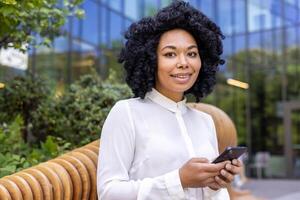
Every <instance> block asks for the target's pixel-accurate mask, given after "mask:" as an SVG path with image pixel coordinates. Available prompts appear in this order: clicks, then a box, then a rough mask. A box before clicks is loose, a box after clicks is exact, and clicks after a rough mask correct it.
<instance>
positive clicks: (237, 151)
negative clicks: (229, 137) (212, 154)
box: [212, 147, 247, 163]
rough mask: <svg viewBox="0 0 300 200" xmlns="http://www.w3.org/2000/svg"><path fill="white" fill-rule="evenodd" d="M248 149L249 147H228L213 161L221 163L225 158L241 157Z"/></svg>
mask: <svg viewBox="0 0 300 200" xmlns="http://www.w3.org/2000/svg"><path fill="white" fill-rule="evenodd" d="M246 151H247V147H227V148H226V149H225V151H224V152H223V153H221V154H220V155H219V156H218V157H217V158H216V159H215V160H214V161H212V163H219V162H223V161H225V160H233V159H237V158H239V157H240V156H241V155H242V154H244V153H245V152H246Z"/></svg>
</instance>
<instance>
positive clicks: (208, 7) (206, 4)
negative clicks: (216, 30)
mask: <svg viewBox="0 0 300 200" xmlns="http://www.w3.org/2000/svg"><path fill="white" fill-rule="evenodd" d="M200 10H201V11H202V12H203V13H204V14H205V15H206V16H208V17H209V18H211V19H214V13H213V1H211V0H201V1H200Z"/></svg>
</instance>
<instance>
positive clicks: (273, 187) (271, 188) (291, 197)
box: [241, 179, 300, 200]
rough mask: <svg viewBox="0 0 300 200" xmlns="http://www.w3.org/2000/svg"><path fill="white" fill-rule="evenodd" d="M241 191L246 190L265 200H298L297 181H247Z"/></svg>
mask: <svg viewBox="0 0 300 200" xmlns="http://www.w3.org/2000/svg"><path fill="white" fill-rule="evenodd" d="M241 189H248V190H250V191H251V192H252V194H254V195H255V196H257V197H260V198H262V199H265V200H300V180H299V179H298V180H283V179H249V181H248V182H246V183H245V184H244V185H243V186H242V187H241Z"/></svg>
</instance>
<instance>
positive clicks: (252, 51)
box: [2, 0, 300, 177]
mask: <svg viewBox="0 0 300 200" xmlns="http://www.w3.org/2000/svg"><path fill="white" fill-rule="evenodd" d="M170 2H171V0H85V1H84V3H83V4H82V8H83V9H84V10H85V13H86V15H85V18H84V19H81V20H79V19H77V18H69V20H68V23H67V24H66V25H65V26H64V27H63V29H64V30H65V31H66V33H67V34H66V35H65V36H62V37H59V38H57V39H55V41H54V42H53V47H52V48H51V49H48V48H39V49H33V50H32V51H31V52H30V59H29V60H30V61H29V70H31V71H33V72H36V73H38V74H41V75H45V76H47V78H49V79H50V80H52V83H53V87H54V88H55V89H56V90H57V91H58V92H60V90H63V88H64V87H65V85H67V84H69V83H71V82H73V81H74V80H77V79H78V78H79V77H80V76H81V75H83V74H88V73H91V72H93V71H96V72H97V73H99V75H100V76H101V77H103V78H104V79H105V78H107V77H108V76H109V75H110V73H111V71H112V70H116V71H118V70H121V67H120V65H119V64H118V63H117V55H118V52H119V50H120V47H121V46H122V43H123V42H124V40H123V33H124V31H125V30H126V28H127V27H128V26H129V25H130V24H131V23H132V22H134V21H136V20H138V19H140V18H141V17H143V16H150V15H153V14H154V13H155V12H156V11H157V10H158V9H159V8H162V7H164V6H166V5H168V4H169V3H170ZM188 2H190V4H192V5H193V6H195V7H196V8H198V9H200V10H201V11H202V12H204V13H205V14H206V15H207V16H208V17H210V18H211V19H212V20H213V21H215V22H216V23H217V24H218V25H219V26H220V27H221V29H222V30H223V33H224V35H225V36H226V39H225V40H224V54H223V57H224V59H225V60H226V64H225V65H223V66H220V73H219V76H218V83H217V86H216V88H215V90H214V92H213V94H212V95H210V96H209V97H208V98H207V99H206V101H207V102H209V103H212V104H214V105H216V106H218V107H220V108H222V109H223V110H225V111H226V112H227V113H228V114H229V115H230V117H231V118H232V119H233V121H234V123H235V124H236V126H237V130H238V134H239V143H240V144H243V145H247V146H248V148H249V153H250V156H251V155H255V154H256V153H257V152H265V151H268V152H270V153H271V155H274V156H273V157H274V159H273V162H274V163H276V162H277V163H278V164H279V165H280V166H279V167H278V170H277V172H278V171H280V170H283V171H288V170H290V169H292V170H293V175H297V176H299V177H300V174H299V173H300V112H299V110H300V106H298V102H299V101H300V79H299V78H300V0H264V1H260V0H190V1H188ZM2 72H5V71H2ZM230 78H231V79H236V80H239V81H242V82H246V83H248V84H249V86H250V87H249V88H248V89H246V90H243V89H240V88H237V87H233V86H231V85H228V84H227V80H228V79H230ZM291 102H294V103H295V104H296V106H292V108H291V109H290V110H289V111H290V112H286V110H287V105H288V103H291ZM293 105H294V104H293ZM286 121H287V122H286ZM285 122H286V124H287V125H286V126H285ZM287 132H288V137H287V136H286V135H287V134H286V133H287ZM288 154H291V156H290V157H289V158H288V162H289V166H290V168H289V167H286V166H283V164H280V163H281V161H282V160H284V159H286V155H288ZM276 156H277V157H276ZM253 158H254V157H253ZM276 159H277V160H276ZM253 160H254V159H253ZM274 170H275V172H274V174H275V175H278V176H280V175H279V172H278V173H277V172H276V169H274ZM249 173H251V172H249ZM276 173H277V174H276ZM291 173H292V172H291ZM286 175H287V174H284V176H286ZM291 175H292V174H288V176H291Z"/></svg>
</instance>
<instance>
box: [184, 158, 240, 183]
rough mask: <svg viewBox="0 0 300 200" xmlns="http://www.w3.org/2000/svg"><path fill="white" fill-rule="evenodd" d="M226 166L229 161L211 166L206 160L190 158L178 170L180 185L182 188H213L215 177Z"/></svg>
mask: <svg viewBox="0 0 300 200" xmlns="http://www.w3.org/2000/svg"><path fill="white" fill-rule="evenodd" d="M226 164H230V161H224V162H221V163H217V164H212V163H209V161H208V160H207V159H206V158H192V159H190V160H189V161H188V162H186V163H185V164H184V165H183V166H182V167H181V168H180V169H179V176H180V180H181V185H182V187H183V188H188V187H189V188H198V187H207V186H213V184H214V183H215V182H216V180H215V177H218V176H220V175H221V174H220V172H221V170H222V169H224V168H225V165H226ZM233 170H236V169H233ZM229 171H230V172H231V170H229Z"/></svg>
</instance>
